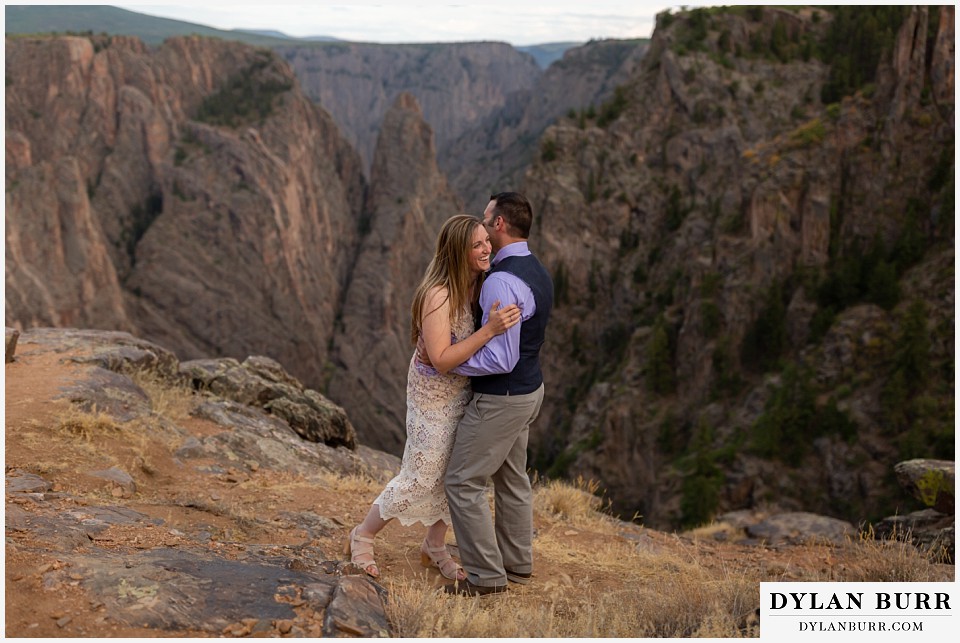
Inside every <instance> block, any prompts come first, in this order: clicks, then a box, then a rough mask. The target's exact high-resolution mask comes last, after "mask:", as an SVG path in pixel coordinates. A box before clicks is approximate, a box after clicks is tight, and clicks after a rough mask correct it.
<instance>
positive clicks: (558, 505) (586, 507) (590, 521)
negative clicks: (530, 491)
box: [533, 476, 615, 531]
mask: <svg viewBox="0 0 960 643" xmlns="http://www.w3.org/2000/svg"><path fill="white" fill-rule="evenodd" d="M599 489H600V483H598V482H596V481H595V480H584V479H583V477H582V476H578V477H577V479H576V481H574V482H572V483H571V482H566V481H563V480H550V481H547V482H545V483H539V482H538V481H537V480H534V499H533V503H534V511H537V512H539V513H540V514H542V515H543V516H545V517H547V518H549V519H551V520H552V521H560V522H564V523H568V524H570V525H571V526H577V527H579V526H583V525H590V526H591V527H592V528H594V529H600V530H604V529H605V528H606V531H609V530H610V529H611V528H614V525H615V520H614V519H613V518H612V517H611V516H609V515H608V514H605V513H604V510H605V509H607V508H608V506H609V502H605V501H604V500H603V498H602V497H600V496H598V495H597V491H599Z"/></svg>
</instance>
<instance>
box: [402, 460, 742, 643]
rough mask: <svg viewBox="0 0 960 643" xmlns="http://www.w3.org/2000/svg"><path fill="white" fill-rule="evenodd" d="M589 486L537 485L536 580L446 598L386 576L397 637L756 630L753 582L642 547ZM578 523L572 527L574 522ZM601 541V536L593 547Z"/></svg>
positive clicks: (691, 551)
mask: <svg viewBox="0 0 960 643" xmlns="http://www.w3.org/2000/svg"><path fill="white" fill-rule="evenodd" d="M596 490H597V487H596V485H595V483H588V482H584V481H583V480H582V479H581V480H578V481H576V482H575V483H572V484H571V483H564V482H560V481H552V482H549V483H547V484H543V485H539V486H538V487H537V490H536V496H535V512H536V513H537V514H538V515H537V518H538V520H539V521H540V522H541V524H544V523H546V524H547V526H546V527H544V528H541V529H539V530H538V535H537V537H536V538H535V540H534V556H535V572H536V574H537V576H538V577H539V578H538V579H535V580H536V581H537V582H534V583H532V584H531V585H528V586H518V585H511V586H510V589H509V591H508V592H507V593H506V594H504V595H500V596H493V597H484V598H474V599H462V598H455V597H449V596H445V595H443V594H442V593H440V592H439V591H438V590H437V589H435V588H434V587H433V586H432V585H431V584H430V583H429V582H427V581H425V580H424V579H420V578H416V577H414V578H410V577H408V578H401V579H397V580H390V581H387V583H386V586H387V589H388V591H389V599H388V606H387V613H388V616H389V618H390V620H391V623H392V624H393V626H394V628H395V632H396V635H397V636H400V637H411V638H413V637H416V638H421V637H451V638H459V637H480V638H492V637H499V638H504V637H507V638H527V637H563V638H584V637H587V638H590V637H677V638H679V637H684V638H687V637H706V638H719V637H723V638H730V637H739V636H757V632H756V631H754V630H751V629H749V628H748V627H746V626H745V623H746V622H747V620H748V617H749V616H750V615H752V614H754V612H755V611H756V609H757V608H758V607H759V587H758V584H757V581H756V579H751V578H749V577H748V576H747V575H746V574H745V573H744V572H743V571H740V570H733V569H725V568H723V567H722V566H720V568H719V569H718V568H717V566H716V565H713V567H712V568H711V567H710V566H708V565H706V564H704V561H705V558H704V557H705V556H707V555H708V554H706V553H703V552H702V551H701V550H700V549H698V548H697V547H689V546H688V547H684V546H682V545H680V544H679V543H677V544H676V546H675V547H673V548H672V549H671V550H669V551H668V550H666V549H662V548H661V551H658V552H656V553H653V552H650V551H646V550H644V549H642V548H640V547H638V545H637V544H636V543H634V542H631V541H629V540H627V539H625V538H622V537H620V536H617V535H616V527H615V522H614V521H613V519H612V518H610V516H608V515H606V514H604V513H602V512H601V509H602V508H603V503H602V500H601V499H600V498H598V497H597V496H595V495H594V494H595V492H596ZM572 526H576V528H577V530H572V529H570V527H572ZM598 543H600V544H599V545H598Z"/></svg>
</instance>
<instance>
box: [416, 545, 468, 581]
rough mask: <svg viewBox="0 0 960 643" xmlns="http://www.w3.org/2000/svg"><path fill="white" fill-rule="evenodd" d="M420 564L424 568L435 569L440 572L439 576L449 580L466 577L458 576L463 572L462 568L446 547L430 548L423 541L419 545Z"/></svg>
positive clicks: (464, 576)
mask: <svg viewBox="0 0 960 643" xmlns="http://www.w3.org/2000/svg"><path fill="white" fill-rule="evenodd" d="M420 564H421V565H423V566H424V567H436V568H437V569H439V570H440V575H441V576H443V577H444V578H449V579H450V580H464V579H465V578H466V577H467V576H466V574H464V575H463V577H461V576H460V575H459V572H463V568H462V567H460V565H458V564H457V561H455V560H454V559H453V558H452V557H451V556H450V552H449V551H447V546H446V545H443V546H442V547H431V546H430V545H428V544H427V541H426V540H424V541H423V543H422V544H421V545H420ZM451 570H452V571H451ZM448 572H449V573H448ZM451 574H452V576H451Z"/></svg>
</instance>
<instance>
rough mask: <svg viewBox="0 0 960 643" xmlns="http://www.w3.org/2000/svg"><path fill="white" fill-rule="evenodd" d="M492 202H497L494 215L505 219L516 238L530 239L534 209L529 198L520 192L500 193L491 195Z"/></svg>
mask: <svg viewBox="0 0 960 643" xmlns="http://www.w3.org/2000/svg"><path fill="white" fill-rule="evenodd" d="M490 200H491V201H496V205H494V207H493V214H494V215H496V216H498V217H503V220H504V221H506V222H507V224H508V225H509V226H510V229H511V230H510V231H511V233H512V234H513V235H514V236H516V237H520V238H521V239H527V238H529V237H530V226H531V225H532V224H533V208H532V207H530V202H529V201H527V197H525V196H523V195H522V194H520V193H519V192H500V193H499V194H493V195H491V196H490Z"/></svg>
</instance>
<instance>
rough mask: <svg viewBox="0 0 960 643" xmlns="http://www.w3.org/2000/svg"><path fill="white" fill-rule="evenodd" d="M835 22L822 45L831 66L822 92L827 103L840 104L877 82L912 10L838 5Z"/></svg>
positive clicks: (828, 30)
mask: <svg viewBox="0 0 960 643" xmlns="http://www.w3.org/2000/svg"><path fill="white" fill-rule="evenodd" d="M831 9H832V12H833V20H832V21H831V22H830V26H829V28H828V29H827V32H826V35H825V36H824V39H823V41H822V42H821V43H820V49H821V52H822V54H821V55H822V58H823V61H824V62H825V63H827V64H828V65H830V72H829V75H828V77H827V81H826V82H825V83H824V85H823V88H822V90H821V99H822V100H823V102H824V103H835V102H838V101H839V100H840V99H841V98H843V97H844V96H849V95H851V94H853V93H854V92H856V91H857V90H858V89H862V88H864V87H865V86H866V85H867V84H868V83H872V82H873V81H874V79H875V76H876V72H877V67H878V65H879V63H880V59H881V57H882V56H884V55H886V54H887V53H888V52H890V51H891V50H892V48H893V45H894V42H895V41H896V35H897V32H898V31H899V29H900V25H901V24H903V21H904V19H905V18H906V17H907V15H909V12H910V7H908V6H897V5H884V6H862V5H856V6H835V7H832V8H831Z"/></svg>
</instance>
